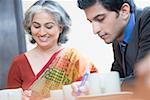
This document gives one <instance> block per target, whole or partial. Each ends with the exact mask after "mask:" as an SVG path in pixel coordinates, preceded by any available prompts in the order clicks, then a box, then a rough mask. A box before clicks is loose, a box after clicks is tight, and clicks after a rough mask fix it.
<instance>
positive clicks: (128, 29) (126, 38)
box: [123, 13, 135, 44]
mask: <svg viewBox="0 0 150 100" xmlns="http://www.w3.org/2000/svg"><path fill="white" fill-rule="evenodd" d="M134 24H135V15H134V13H131V14H130V19H129V21H128V24H127V26H126V27H125V30H124V40H123V41H124V42H125V43H126V44H127V43H128V41H129V39H130V37H131V34H132V31H133V28H134Z"/></svg>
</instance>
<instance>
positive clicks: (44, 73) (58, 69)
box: [29, 48, 96, 97]
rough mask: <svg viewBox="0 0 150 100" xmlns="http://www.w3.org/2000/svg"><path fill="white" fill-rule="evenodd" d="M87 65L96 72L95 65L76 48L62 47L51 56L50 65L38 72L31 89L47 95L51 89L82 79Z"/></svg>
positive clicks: (41, 94)
mask: <svg viewBox="0 0 150 100" xmlns="http://www.w3.org/2000/svg"><path fill="white" fill-rule="evenodd" d="M86 67H89V68H90V71H91V72H96V68H95V67H94V65H93V64H92V63H91V62H90V61H89V60H87V59H86V58H84V57H83V56H81V55H80V54H79V53H78V52H77V50H76V49H74V48H66V49H62V50H60V51H57V52H56V53H55V54H54V55H53V56H52V57H51V59H50V60H49V64H48V66H47V67H44V68H43V69H42V70H41V71H40V72H39V73H38V74H37V76H36V78H35V80H34V82H33V84H32V85H31V87H30V88H29V89H31V90H32V91H33V92H36V94H38V95H40V96H46V97H47V96H49V95H50V90H54V89H61V88H62V86H63V85H66V84H71V83H72V82H75V81H78V80H80V79H81V78H82V76H83V74H84V72H85V70H86Z"/></svg>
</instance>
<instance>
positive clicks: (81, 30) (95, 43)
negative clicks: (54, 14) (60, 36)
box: [23, 0, 149, 71]
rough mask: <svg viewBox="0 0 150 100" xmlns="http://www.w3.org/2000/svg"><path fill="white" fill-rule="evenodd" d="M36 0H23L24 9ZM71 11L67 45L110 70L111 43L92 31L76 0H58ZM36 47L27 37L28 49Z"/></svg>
mask: <svg viewBox="0 0 150 100" xmlns="http://www.w3.org/2000/svg"><path fill="white" fill-rule="evenodd" d="M35 1H36V0H32V1H31V0H23V6H24V11H25V10H26V9H27V8H28V7H29V6H30V5H32V3H34V2H35ZM56 1H58V2H59V3H60V4H61V5H62V6H63V7H64V8H65V9H66V11H67V12H68V13H69V15H70V17H71V19H72V27H71V32H70V33H69V41H68V42H67V44H65V46H69V47H75V48H77V49H78V50H79V51H80V52H81V53H82V54H84V55H86V56H87V57H89V58H90V59H91V60H92V61H93V62H94V63H95V65H96V66H98V70H99V71H109V70H110V68H111V64H112V62H113V52H112V47H111V44H110V45H108V44H105V43H104V41H103V40H102V39H100V38H99V37H98V36H97V35H94V34H93V32H92V27H91V25H90V24H89V22H88V21H87V20H86V17H85V15H84V12H83V11H82V10H80V9H79V8H78V7H77V4H76V0H56ZM136 4H137V5H138V6H139V5H142V6H141V8H143V7H144V6H147V5H149V2H148V0H136ZM33 47H34V45H31V44H30V43H29V41H28V39H27V50H30V49H32V48H33Z"/></svg>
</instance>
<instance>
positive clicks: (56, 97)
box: [48, 90, 64, 100]
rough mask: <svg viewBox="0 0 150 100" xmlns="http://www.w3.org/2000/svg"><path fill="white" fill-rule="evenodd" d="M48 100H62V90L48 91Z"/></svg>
mask: <svg viewBox="0 0 150 100" xmlns="http://www.w3.org/2000/svg"><path fill="white" fill-rule="evenodd" d="M48 100H64V95H63V91H62V90H50V97H49V98H48Z"/></svg>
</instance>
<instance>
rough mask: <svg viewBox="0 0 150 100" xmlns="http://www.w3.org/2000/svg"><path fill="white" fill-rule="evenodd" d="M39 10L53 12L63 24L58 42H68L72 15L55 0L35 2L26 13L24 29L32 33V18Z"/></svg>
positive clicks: (60, 23)
mask: <svg viewBox="0 0 150 100" xmlns="http://www.w3.org/2000/svg"><path fill="white" fill-rule="evenodd" d="M39 10H44V11H46V12H48V13H50V14H52V15H53V16H54V18H55V21H56V22H57V23H58V24H59V25H60V26H62V29H63V31H62V33H60V35H59V38H58V43H59V44H62V43H66V41H68V38H67V33H68V32H69V30H70V26H71V19H70V16H69V15H68V14H67V12H66V11H65V10H64V8H63V7H62V6H61V5H60V4H58V3H57V2H55V1H52V0H39V1H37V2H35V3H34V4H33V5H32V6H31V7H30V8H29V9H28V10H27V11H26V13H25V18H24V29H25V31H26V32H27V33H29V34H30V35H32V33H31V24H32V19H33V17H34V15H35V13H36V12H38V11H39ZM30 42H31V43H35V40H34V39H33V38H32V40H30Z"/></svg>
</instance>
